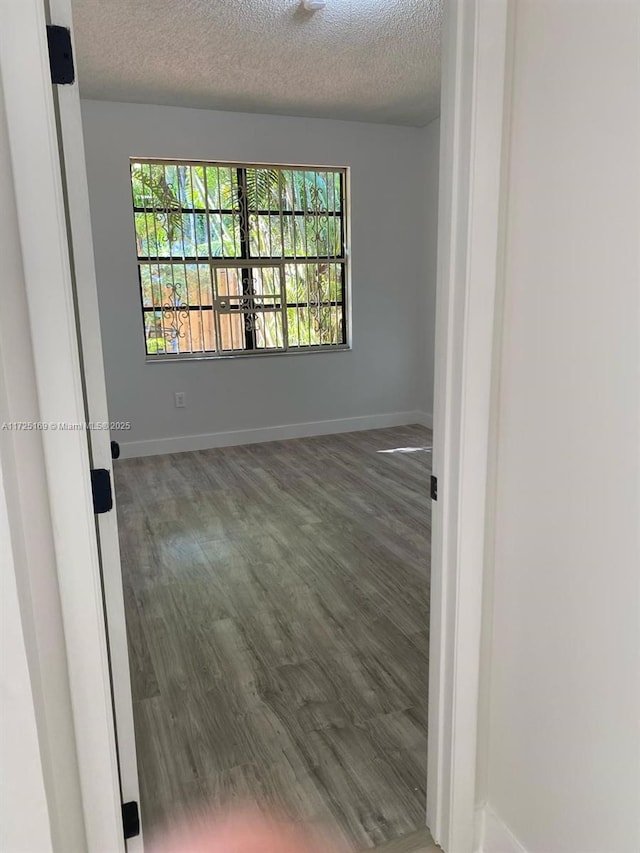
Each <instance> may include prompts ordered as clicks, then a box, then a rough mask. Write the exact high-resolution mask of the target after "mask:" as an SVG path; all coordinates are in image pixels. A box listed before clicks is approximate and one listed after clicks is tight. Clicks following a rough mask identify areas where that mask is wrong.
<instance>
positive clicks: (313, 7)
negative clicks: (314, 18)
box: [302, 0, 327, 12]
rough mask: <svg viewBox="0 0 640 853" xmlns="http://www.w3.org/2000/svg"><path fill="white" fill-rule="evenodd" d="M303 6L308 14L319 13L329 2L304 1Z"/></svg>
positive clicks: (324, 0)
mask: <svg viewBox="0 0 640 853" xmlns="http://www.w3.org/2000/svg"><path fill="white" fill-rule="evenodd" d="M302 5H303V6H304V8H305V9H306V10H307V12H318V11H319V10H320V9H324V7H325V6H326V5H327V0H302Z"/></svg>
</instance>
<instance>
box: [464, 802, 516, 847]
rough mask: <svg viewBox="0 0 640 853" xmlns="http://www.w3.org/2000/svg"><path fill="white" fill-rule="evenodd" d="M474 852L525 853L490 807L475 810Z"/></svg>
mask: <svg viewBox="0 0 640 853" xmlns="http://www.w3.org/2000/svg"><path fill="white" fill-rule="evenodd" d="M475 849H476V853H527V850H526V848H525V847H524V846H523V845H522V844H521V843H520V842H519V841H518V839H517V838H516V837H515V835H514V834H513V833H512V832H511V830H510V829H509V827H508V826H507V825H506V823H504V822H503V821H502V820H501V819H500V818H499V817H498V815H497V814H496V813H495V812H494V811H493V809H492V808H490V807H489V806H487V805H485V806H483V807H482V808H480V809H477V810H476V848H475Z"/></svg>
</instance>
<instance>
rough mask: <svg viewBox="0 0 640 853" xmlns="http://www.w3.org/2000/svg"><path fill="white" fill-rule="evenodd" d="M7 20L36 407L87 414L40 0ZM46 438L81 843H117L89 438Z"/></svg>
mask: <svg viewBox="0 0 640 853" xmlns="http://www.w3.org/2000/svg"><path fill="white" fill-rule="evenodd" d="M2 21H3V25H2V27H0V70H1V76H2V84H3V89H4V94H5V106H6V115H7V126H8V134H9V145H10V151H11V161H12V168H13V175H14V184H15V194H16V205H17V212H18V227H19V233H20V244H21V249H22V258H23V264H24V278H25V285H26V292H27V302H28V308H29V320H30V325H31V339H32V345H33V354H34V364H35V372H36V387H37V394H38V402H39V409H40V418H41V420H42V421H47V422H55V423H58V422H62V421H67V422H68V421H71V422H82V421H83V420H84V399H83V389H82V383H81V374H80V361H79V354H78V344H77V337H76V326H75V312H74V305H73V292H72V284H71V271H70V265H69V248H68V239H67V230H66V220H65V212H64V200H63V194H62V182H61V174H60V161H59V153H58V140H57V132H56V123H55V115H54V107H53V98H52V86H51V77H50V70H49V61H48V50H47V39H46V21H45V14H44V3H43V0H23V1H22V2H21V3H14V2H2ZM34 223H37V233H38V249H37V251H34V246H33V233H34ZM42 442H43V448H44V456H45V469H46V474H47V483H48V493H49V501H50V507H51V517H52V522H53V535H54V546H55V553H56V562H57V567H58V580H59V585H60V600H61V605H62V613H63V621H64V633H65V644H66V650H67V660H68V667H69V682H70V687H71V700H72V710H73V718H74V726H75V736H76V746H77V757H78V765H79V770H80V786H81V792H82V805H83V812H84V822H85V830H86V835H87V839H86V841H87V843H86V849H87V851H90V853H118V851H124V839H123V834H122V815H121V803H120V790H119V780H118V766H117V757H116V747H115V733H114V720H113V709H112V705H111V684H110V679H109V664H108V655H107V643H106V627H105V623H104V611H103V601H102V588H101V579H100V566H99V561H98V549H97V541H96V528H95V519H94V515H93V504H92V497H91V484H90V478H89V454H88V444H87V437H86V435H85V434H84V433H81V432H76V431H50V430H49V431H43V432H42ZM73 817H74V816H66V818H67V819H72V818H73Z"/></svg>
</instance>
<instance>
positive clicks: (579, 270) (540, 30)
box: [484, 0, 640, 853]
mask: <svg viewBox="0 0 640 853" xmlns="http://www.w3.org/2000/svg"><path fill="white" fill-rule="evenodd" d="M515 8H516V19H515V45H514V79H513V102H512V124H511V132H510V144H511V155H510V156H511V160H510V167H509V182H510V183H509V190H508V202H507V216H506V221H507V226H506V227H507V234H506V260H505V282H504V289H505V302H504V328H503V341H502V351H501V358H500V365H499V377H498V378H499V382H500V395H499V404H498V405H499V408H498V412H497V418H496V422H497V447H498V454H497V463H496V471H495V474H496V477H497V481H496V507H495V512H496V515H495V574H494V578H493V581H494V582H493V625H492V638H491V641H490V642H491V654H490V657H491V666H490V673H488V677H489V679H490V682H489V710H488V715H489V732H488V750H487V767H486V786H487V787H486V791H485V792H484V796H485V797H486V800H487V802H488V805H489V808H490V812H489V817H490V821H489V823H490V826H489V835H488V837H487V839H486V843H485V848H484V849H485V850H486V851H497V850H501V851H515V850H516V849H521V848H517V847H516V846H515V841H514V838H513V837H512V836H509V834H508V833H507V832H506V829H505V827H508V829H509V830H510V832H511V833H512V834H513V836H515V837H516V838H517V839H519V842H520V843H521V845H522V846H523V847H524V848H525V849H526V850H527V851H529V853H635V851H638V850H640V730H639V727H638V721H639V719H640V669H639V649H640V624H639V623H640V596H639V590H640V553H639V550H640V549H639V538H638V526H639V522H640V497H639V496H640V430H639V419H638V415H639V412H640V405H639V403H640V381H639V380H640V375H639V372H640V371H639V368H640V352H639V341H640V323H639V319H640V312H639V308H640V304H639V299H640V266H639V244H640V238H639V235H640V115H639V111H640V81H639V79H638V52H639V43H638V33H639V24H640V20H639V17H640V7H639V5H638V4H637V3H636V2H635V0H626V2H625V0H607V2H604V0H583V2H570V0H518V2H517V3H516V4H515ZM486 675H487V673H486V671H485V676H486ZM492 815H497V819H495V818H493V817H492Z"/></svg>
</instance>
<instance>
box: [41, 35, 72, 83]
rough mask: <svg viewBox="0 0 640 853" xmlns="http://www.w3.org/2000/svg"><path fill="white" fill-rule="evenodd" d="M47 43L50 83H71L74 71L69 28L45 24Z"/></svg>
mask: <svg viewBox="0 0 640 853" xmlns="http://www.w3.org/2000/svg"><path fill="white" fill-rule="evenodd" d="M47 44H48V45H49V68H50V69H51V82H52V83H73V81H74V80H75V79H76V72H75V68H74V66H73V49H72V47H71V30H70V29H69V28H68V27H60V26H57V25H55V24H47Z"/></svg>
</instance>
